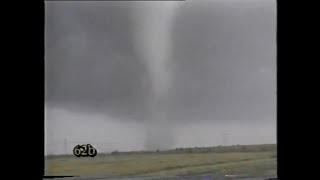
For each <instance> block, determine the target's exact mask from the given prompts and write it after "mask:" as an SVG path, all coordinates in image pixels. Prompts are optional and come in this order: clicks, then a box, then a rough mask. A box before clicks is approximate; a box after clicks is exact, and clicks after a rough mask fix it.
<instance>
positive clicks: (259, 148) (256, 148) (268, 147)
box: [46, 144, 277, 159]
mask: <svg viewBox="0 0 320 180" xmlns="http://www.w3.org/2000/svg"><path fill="white" fill-rule="evenodd" d="M263 151H274V152H276V151H277V145H276V144H259V145H232V146H215V147H194V148H175V149H171V150H162V151H161V150H156V151H127V152H121V151H113V152H111V153H101V152H100V153H99V152H98V154H97V156H99V155H130V154H175V153H178V154H180V153H181V154H185V153H227V152H263ZM73 156H74V155H48V156H46V159H51V158H55V157H59V158H63V157H73Z"/></svg>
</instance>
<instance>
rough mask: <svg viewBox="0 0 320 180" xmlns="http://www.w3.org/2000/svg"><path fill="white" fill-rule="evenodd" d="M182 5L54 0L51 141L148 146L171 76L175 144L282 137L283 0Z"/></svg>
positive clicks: (49, 47)
mask: <svg viewBox="0 0 320 180" xmlns="http://www.w3.org/2000/svg"><path fill="white" fill-rule="evenodd" d="M158 3H159V2H158ZM179 3H180V4H179V5H178V6H177V7H176V8H174V9H173V10H171V12H174V13H171V15H168V14H169V13H168V12H169V10H168V8H167V7H164V6H162V5H160V4H157V5H155V4H150V3H149V4H146V3H145V2H107V1H105V2H101V1H100V2H83V1H82V2H46V19H45V20H46V22H45V24H46V27H45V41H46V52H45V54H46V101H45V106H46V135H47V136H46V137H47V144H49V145H48V147H47V148H49V149H50V147H53V145H52V144H55V143H57V144H61V143H63V139H64V138H67V139H68V140H70V141H72V140H73V141H85V142H84V143H90V142H88V141H91V142H103V143H107V144H108V143H109V145H107V146H109V147H110V148H111V149H114V148H120V149H121V148H122V149H144V148H145V147H144V146H143V143H144V139H145V138H146V136H150V137H151V135H150V134H148V133H145V131H144V130H145V129H146V127H145V126H146V124H148V122H150V121H151V120H150V118H151V119H152V117H154V116H155V115H154V113H151V115H150V112H153V111H150V109H159V108H158V107H159V106H153V105H152V108H150V100H152V101H151V102H153V101H156V100H154V99H155V98H154V97H155V96H156V95H157V94H159V92H157V91H155V90H154V89H159V88H162V87H164V85H163V84H162V85H160V84H161V83H160V81H162V80H164V82H165V84H166V85H165V86H167V88H168V90H167V91H162V96H161V97H162V98H160V99H164V98H163V97H167V99H166V101H165V102H164V101H163V102H162V104H163V106H165V107H166V108H167V109H166V110H165V114H166V118H165V119H166V120H163V121H162V120H153V121H154V122H156V121H162V122H165V123H162V125H161V126H163V127H161V128H156V129H161V131H163V132H165V133H160V134H157V135H155V136H162V135H164V134H170V136H172V139H174V140H173V141H174V142H173V144H172V145H170V146H195V145H197V146H202V144H203V146H204V145H218V144H221V143H222V142H221V140H220V139H221V133H223V132H225V131H228V133H229V134H230V135H229V136H230V137H229V140H228V141H229V143H231V144H232V143H234V144H241V143H245V144H250V143H265V142H266V143H275V141H276V138H275V137H276V134H275V132H276V2H275V1H271V0H256V1H254V0H247V1H245V0H244V1H211V2H208V1H187V2H179ZM150 8H153V9H150ZM160 10H161V11H160ZM155 11H157V13H158V14H157V13H156V12H155ZM158 11H159V12H158ZM161 14H166V15H161ZM160 15H161V16H160ZM165 17H167V18H168V17H169V18H168V19H169V20H170V21H165V20H163V19H164V18H165ZM148 18H149V19H148ZM169 47H170V48H169ZM155 50H156V53H150V52H154V51H155ZM157 53H158V54H159V56H158V55H154V54H157ZM157 59H159V63H160V64H159V63H156V61H157ZM162 65H163V68H162V69H161V68H160V66H162ZM152 68H154V69H153V70H152ZM150 69H151V70H150ZM168 69H169V70H168ZM156 72H158V74H157V73H156ZM154 74H155V75H154ZM154 77H156V78H154ZM157 77H158V78H157ZM161 79H162V80H161ZM157 85H158V86H157ZM156 87H157V88H156ZM159 111H160V110H159ZM161 111H162V110H161ZM156 116H158V115H156ZM155 119H157V118H155ZM158 126H160V125H157V127H158ZM102 127H103V128H102ZM81 129H83V130H81ZM165 129H169V130H168V131H165ZM151 131H155V127H153V128H152V130H151ZM190 131H191V132H194V133H192V134H193V136H192V137H191V136H190V133H189V132H190ZM119 132H121V133H120V134H119ZM147 132H148V131H147ZM232 134H233V135H232ZM110 139H112V140H110ZM159 142H162V141H161V140H159ZM110 143H113V144H112V145H110ZM117 143H118V145H116V144H117ZM197 143H198V144H197ZM199 143H200V144H199ZM50 144H51V145H50ZM119 144H121V145H119ZM164 148H165V146H164ZM58 149H59V148H56V150H53V149H52V148H51V150H49V151H50V152H53V151H56V152H61V151H62V150H61V146H60V150H58Z"/></svg>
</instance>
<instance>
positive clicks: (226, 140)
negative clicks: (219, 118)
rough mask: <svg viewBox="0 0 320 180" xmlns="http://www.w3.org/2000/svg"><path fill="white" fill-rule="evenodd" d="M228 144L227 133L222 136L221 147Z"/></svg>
mask: <svg viewBox="0 0 320 180" xmlns="http://www.w3.org/2000/svg"><path fill="white" fill-rule="evenodd" d="M228 144H229V142H228V133H227V132H224V133H223V134H222V145H223V146H227V145H228Z"/></svg>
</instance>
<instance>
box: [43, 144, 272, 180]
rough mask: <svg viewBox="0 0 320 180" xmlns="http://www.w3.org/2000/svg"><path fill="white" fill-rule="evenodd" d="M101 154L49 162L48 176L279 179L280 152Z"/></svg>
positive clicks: (267, 150) (53, 159)
mask: <svg viewBox="0 0 320 180" xmlns="http://www.w3.org/2000/svg"><path fill="white" fill-rule="evenodd" d="M243 149H248V148H242V152H219V153H216V152H206V153H203V152H202V153H199V152H194V153H190V152H189V153H185V152H180V153H169V152H167V153H163V152H162V153H161V152H157V153H132V154H117V155H110V154H98V155H97V156H96V157H93V158H91V157H80V158H77V157H75V156H54V157H50V158H47V159H46V162H45V163H46V175H80V176H81V175H83V176H176V175H210V176H213V177H214V176H225V175H227V174H229V175H245V176H275V175H276V173H277V171H276V168H277V161H276V151H275V150H270V149H262V150H261V151H255V152H245V151H244V150H243Z"/></svg>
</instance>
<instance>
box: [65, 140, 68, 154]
mask: <svg viewBox="0 0 320 180" xmlns="http://www.w3.org/2000/svg"><path fill="white" fill-rule="evenodd" d="M67 146H68V142H67V138H64V153H65V154H68V153H67V149H68V148H67Z"/></svg>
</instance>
